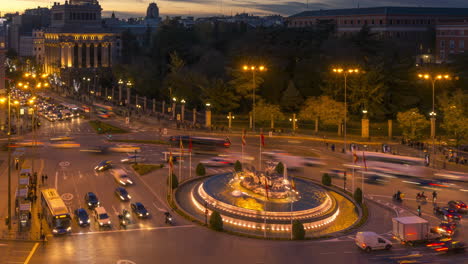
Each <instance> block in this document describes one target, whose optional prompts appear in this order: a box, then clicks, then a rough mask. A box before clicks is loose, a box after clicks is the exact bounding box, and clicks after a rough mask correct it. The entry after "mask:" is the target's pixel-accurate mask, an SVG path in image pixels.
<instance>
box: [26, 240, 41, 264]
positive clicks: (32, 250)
mask: <svg viewBox="0 0 468 264" xmlns="http://www.w3.org/2000/svg"><path fill="white" fill-rule="evenodd" d="M38 246H39V243H35V244H34V247H33V248H32V249H31V252H29V255H28V257H27V258H26V260H25V261H24V264H28V263H29V261H30V260H31V258H32V256H33V255H34V252H36V249H37V247H38Z"/></svg>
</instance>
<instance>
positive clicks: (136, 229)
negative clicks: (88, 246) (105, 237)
mask: <svg viewBox="0 0 468 264" xmlns="http://www.w3.org/2000/svg"><path fill="white" fill-rule="evenodd" d="M189 227H196V225H182V226H159V227H147V228H135V229H119V230H109V231H93V232H84V233H72V234H70V235H72V236H79V235H93V234H105V233H122V232H133V231H152V230H164V229H179V228H189Z"/></svg>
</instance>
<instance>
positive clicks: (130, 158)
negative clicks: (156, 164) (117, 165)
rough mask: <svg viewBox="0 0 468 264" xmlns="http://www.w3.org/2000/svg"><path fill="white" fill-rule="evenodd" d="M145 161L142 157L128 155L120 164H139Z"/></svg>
mask: <svg viewBox="0 0 468 264" xmlns="http://www.w3.org/2000/svg"><path fill="white" fill-rule="evenodd" d="M145 160H146V159H145V157H143V156H140V155H130V156H128V157H125V158H123V159H121V160H120V162H122V163H134V162H136V163H140V162H144V161H145Z"/></svg>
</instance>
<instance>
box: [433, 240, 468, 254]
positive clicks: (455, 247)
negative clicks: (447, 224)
mask: <svg viewBox="0 0 468 264" xmlns="http://www.w3.org/2000/svg"><path fill="white" fill-rule="evenodd" d="M431 248H432V249H434V250H435V251H437V252H444V253H459V252H464V251H465V249H466V245H465V243H463V242H460V241H453V240H449V241H445V242H443V243H434V246H431Z"/></svg>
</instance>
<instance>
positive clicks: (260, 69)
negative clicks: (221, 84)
mask: <svg viewBox="0 0 468 264" xmlns="http://www.w3.org/2000/svg"><path fill="white" fill-rule="evenodd" d="M242 69H243V70H244V71H246V72H247V71H251V72H252V131H255V89H256V85H255V72H257V71H258V72H263V71H266V70H267V68H266V67H265V66H263V65H258V66H255V65H251V66H248V65H244V66H243V67H242Z"/></svg>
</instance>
